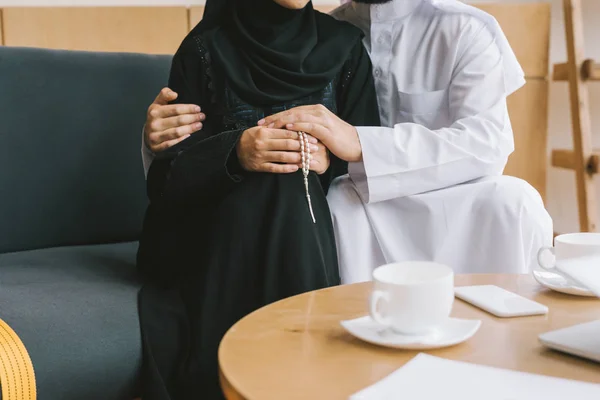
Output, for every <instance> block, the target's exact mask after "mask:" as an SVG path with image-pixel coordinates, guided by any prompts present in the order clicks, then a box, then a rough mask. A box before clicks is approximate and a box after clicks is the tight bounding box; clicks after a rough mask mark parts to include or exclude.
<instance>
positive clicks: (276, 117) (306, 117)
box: [258, 104, 362, 162]
mask: <svg viewBox="0 0 600 400" xmlns="http://www.w3.org/2000/svg"><path fill="white" fill-rule="evenodd" d="M258 125H259V126H265V127H269V128H276V129H281V128H286V129H288V130H292V131H302V132H306V133H308V134H309V135H311V136H313V137H315V138H316V139H318V140H319V141H320V142H321V143H323V144H324V145H325V147H327V148H328V149H329V151H331V152H332V153H333V154H335V155H336V156H338V157H339V158H341V159H342V160H345V161H348V162H358V161H361V160H362V147H361V145H360V140H359V138H358V132H357V131H356V128H355V127H353V126H352V125H350V124H348V123H346V122H345V121H342V120H341V119H340V118H338V116H337V115H335V114H334V113H332V112H331V111H329V110H328V109H327V108H326V107H325V106H323V105H320V104H318V105H312V106H302V107H296V108H292V109H289V110H287V111H283V112H280V113H278V114H273V115H271V116H270V117H267V118H265V119H263V120H260V121H259V122H258Z"/></svg>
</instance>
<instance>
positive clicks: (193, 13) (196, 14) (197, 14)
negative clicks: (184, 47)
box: [190, 6, 204, 30]
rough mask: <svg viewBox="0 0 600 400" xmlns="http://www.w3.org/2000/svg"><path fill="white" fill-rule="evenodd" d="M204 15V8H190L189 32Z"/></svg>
mask: <svg viewBox="0 0 600 400" xmlns="http://www.w3.org/2000/svg"><path fill="white" fill-rule="evenodd" d="M203 14H204V7H202V6H197V7H190V30H192V29H193V28H194V27H195V26H196V25H198V22H200V20H201V19H202V15H203Z"/></svg>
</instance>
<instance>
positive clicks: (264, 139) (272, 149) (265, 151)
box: [236, 126, 329, 174]
mask: <svg viewBox="0 0 600 400" xmlns="http://www.w3.org/2000/svg"><path fill="white" fill-rule="evenodd" d="M309 142H310V143H311V144H310V146H311V152H314V153H315V158H317V156H318V162H316V163H315V165H316V166H318V167H319V169H321V168H323V165H324V164H325V160H324V158H323V155H322V154H321V153H322V149H321V152H320V151H319V150H320V149H319V147H318V146H317V145H316V144H315V143H316V139H314V138H309ZM321 147H323V146H322V145H321ZM236 151H237V156H238V161H239V163H240V165H241V166H242V168H243V169H245V170H246V171H251V172H269V173H274V174H289V173H292V172H296V171H298V169H299V168H300V164H301V162H302V157H301V156H300V141H299V140H298V133H297V132H293V131H288V130H286V129H272V128H265V127H262V126H256V127H254V128H250V129H247V130H245V131H244V133H243V134H242V137H241V138H240V140H239V142H238V144H237V147H236ZM328 160H329V157H328V156H327V166H329V161H328ZM315 161H317V160H315ZM326 169H327V168H325V169H324V170H323V172H324V171H325V170H326Z"/></svg>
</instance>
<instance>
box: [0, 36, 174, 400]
mask: <svg viewBox="0 0 600 400" xmlns="http://www.w3.org/2000/svg"><path fill="white" fill-rule="evenodd" d="M170 58H171V57H169V56H150V55H139V54H112V53H87V52H68V51H52V50H41V49H25V48H9V47H1V46H0V318H2V319H3V320H4V321H6V322H7V323H8V324H9V325H10V326H11V327H12V328H13V329H14V330H15V331H16V332H17V334H18V335H19V336H20V337H21V339H22V340H23V342H24V344H25V346H26V348H27V349H28V351H29V354H30V356H31V359H32V362H33V365H34V368H35V372H36V379H37V389H38V398H39V399H40V400H70V399H73V400H75V399H77V400H82V399H85V400H95V399H98V400H113V399H114V400H120V399H127V400H131V399H132V398H133V397H134V396H135V395H136V394H138V393H137V392H138V387H139V370H140V365H141V344H140V332H139V324H138V317H137V291H138V289H139V282H138V280H137V277H136V273H135V254H136V250H137V243H136V239H137V238H138V235H139V233H140V229H141V226H142V220H143V215H144V211H145V207H146V196H145V182H144V174H143V169H142V164H141V160H140V151H139V150H140V139H141V127H142V125H143V123H144V120H145V114H146V109H147V107H148V105H149V104H150V102H151V101H152V99H153V98H154V96H155V95H156V94H157V93H158V91H159V89H160V88H161V87H162V86H164V85H165V83H166V81H167V77H168V71H169V66H170ZM5 400H6V399H5Z"/></svg>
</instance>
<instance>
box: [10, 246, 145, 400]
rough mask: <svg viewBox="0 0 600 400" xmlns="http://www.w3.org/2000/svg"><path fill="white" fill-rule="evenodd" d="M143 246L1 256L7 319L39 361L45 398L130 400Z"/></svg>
mask: <svg viewBox="0 0 600 400" xmlns="http://www.w3.org/2000/svg"><path fill="white" fill-rule="evenodd" d="M136 250H137V243H124V244H116V245H96V246H80V247H62V248H55V249H47V250H35V251H27V252H21V253H9V254H0V318H2V319H3V320H4V321H6V322H7V323H8V324H9V325H10V326H11V327H12V328H13V329H14V330H15V331H16V332H17V334H18V335H19V337H20V338H21V340H22V341H23V343H24V344H25V347H26V348H27V350H28V351H29V355H30V357H31V360H32V362H33V366H34V369H35V373H36V379H37V389H38V398H39V399H40V400H71V399H72V400H81V399H86V400H95V399H97V400H108V399H110V400H121V399H123V400H131V399H133V397H134V394H137V393H136V391H137V390H136V389H137V387H138V378H139V376H138V373H139V369H140V366H141V339H140V329H139V322H138V313H137V293H138V290H139V284H138V282H137V281H136V275H135V253H136Z"/></svg>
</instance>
